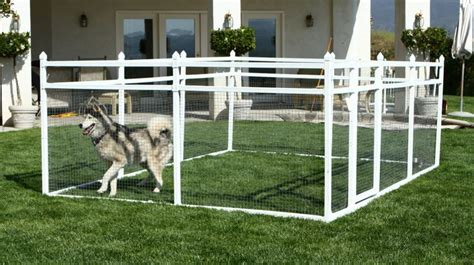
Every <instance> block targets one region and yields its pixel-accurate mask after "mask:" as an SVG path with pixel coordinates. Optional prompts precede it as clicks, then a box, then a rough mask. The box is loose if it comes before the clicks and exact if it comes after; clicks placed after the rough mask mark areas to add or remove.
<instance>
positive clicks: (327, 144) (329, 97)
mask: <svg viewBox="0 0 474 265" xmlns="http://www.w3.org/2000/svg"><path fill="white" fill-rule="evenodd" d="M334 60H335V55H334V53H329V52H328V53H326V55H324V218H325V219H326V220H328V221H329V220H332V219H333V216H332V215H333V213H332V132H333V124H332V123H333V107H334V106H333V104H334V102H333V97H334V94H333V93H334Z"/></svg>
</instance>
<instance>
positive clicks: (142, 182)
mask: <svg viewBox="0 0 474 265" xmlns="http://www.w3.org/2000/svg"><path fill="white" fill-rule="evenodd" d="M140 165H141V166H142V167H143V168H145V169H146V170H148V173H149V175H148V176H147V177H146V178H144V179H142V180H141V181H140V182H139V183H138V184H137V186H139V187H144V186H147V185H148V183H150V180H151V179H153V176H152V175H153V174H151V173H150V172H151V171H150V168H149V167H148V164H147V163H141V164H140Z"/></svg>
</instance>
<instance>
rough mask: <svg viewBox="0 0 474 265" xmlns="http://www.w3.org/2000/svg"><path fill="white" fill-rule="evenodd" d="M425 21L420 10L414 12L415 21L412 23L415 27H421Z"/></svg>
mask: <svg viewBox="0 0 474 265" xmlns="http://www.w3.org/2000/svg"><path fill="white" fill-rule="evenodd" d="M424 22H425V19H424V18H423V14H422V13H421V11H420V12H418V13H416V14H415V22H414V23H413V24H414V26H415V28H421V27H423V24H424Z"/></svg>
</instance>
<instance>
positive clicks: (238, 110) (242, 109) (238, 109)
mask: <svg viewBox="0 0 474 265" xmlns="http://www.w3.org/2000/svg"><path fill="white" fill-rule="evenodd" d="M252 104H253V101H252V100H251V99H239V100H235V101H234V120H248V119H249V117H250V108H251V107H252ZM225 105H226V107H227V109H229V101H228V100H226V101H225Z"/></svg>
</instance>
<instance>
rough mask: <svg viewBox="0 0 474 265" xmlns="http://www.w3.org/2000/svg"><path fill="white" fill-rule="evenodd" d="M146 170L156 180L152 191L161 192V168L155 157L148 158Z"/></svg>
mask: <svg viewBox="0 0 474 265" xmlns="http://www.w3.org/2000/svg"><path fill="white" fill-rule="evenodd" d="M148 170H149V172H150V173H151V174H153V176H154V177H155V180H156V188H155V189H154V190H153V192H157V193H158V192H160V191H161V188H162V187H163V178H162V176H161V173H162V172H163V166H162V165H161V164H160V163H159V162H158V160H157V159H156V158H155V157H149V158H148Z"/></svg>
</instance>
